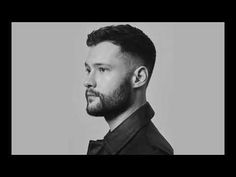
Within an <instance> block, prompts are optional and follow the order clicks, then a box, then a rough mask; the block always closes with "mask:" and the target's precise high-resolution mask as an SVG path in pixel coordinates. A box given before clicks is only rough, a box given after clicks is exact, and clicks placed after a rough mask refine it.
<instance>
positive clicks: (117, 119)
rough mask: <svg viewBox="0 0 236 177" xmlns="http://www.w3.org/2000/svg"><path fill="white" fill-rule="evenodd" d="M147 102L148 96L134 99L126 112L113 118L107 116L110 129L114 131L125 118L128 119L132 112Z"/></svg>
mask: <svg viewBox="0 0 236 177" xmlns="http://www.w3.org/2000/svg"><path fill="white" fill-rule="evenodd" d="M145 103H146V98H143V99H142V100H139V101H134V103H133V104H132V105H131V106H130V107H129V108H128V109H127V110H126V111H124V112H122V113H120V114H119V115H116V116H114V117H112V118H110V117H107V116H105V119H106V121H107V123H108V125H109V127H110V131H113V130H114V129H115V128H116V127H118V125H120V124H121V123H122V122H123V121H124V120H126V119H127V118H128V117H129V116H130V115H131V114H132V113H134V112H135V111H136V110H137V109H138V108H140V107H141V106H142V105H144V104H145Z"/></svg>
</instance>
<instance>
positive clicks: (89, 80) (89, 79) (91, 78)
mask: <svg viewBox="0 0 236 177" xmlns="http://www.w3.org/2000/svg"><path fill="white" fill-rule="evenodd" d="M84 86H85V87H87V88H90V87H96V81H95V79H94V75H93V74H90V75H88V76H87V78H86V79H85V80H84Z"/></svg>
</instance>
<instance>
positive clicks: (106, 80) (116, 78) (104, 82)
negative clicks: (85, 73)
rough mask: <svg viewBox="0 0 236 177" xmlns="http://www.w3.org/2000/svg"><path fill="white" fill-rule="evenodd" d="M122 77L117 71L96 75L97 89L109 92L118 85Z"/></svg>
mask: <svg viewBox="0 0 236 177" xmlns="http://www.w3.org/2000/svg"><path fill="white" fill-rule="evenodd" d="M121 81H122V77H121V76H120V75H119V74H118V73H116V74H115V73H109V74H106V75H103V76H99V77H97V90H98V91H99V92H101V93H103V94H109V93H111V92H112V91H113V90H115V89H116V88H118V87H119V85H120V83H121Z"/></svg>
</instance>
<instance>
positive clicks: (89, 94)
mask: <svg viewBox="0 0 236 177" xmlns="http://www.w3.org/2000/svg"><path fill="white" fill-rule="evenodd" d="M86 95H87V96H96V95H95V94H93V93H89V92H88V93H86Z"/></svg>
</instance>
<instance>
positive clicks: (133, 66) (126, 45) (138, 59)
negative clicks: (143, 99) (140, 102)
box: [84, 25, 156, 116]
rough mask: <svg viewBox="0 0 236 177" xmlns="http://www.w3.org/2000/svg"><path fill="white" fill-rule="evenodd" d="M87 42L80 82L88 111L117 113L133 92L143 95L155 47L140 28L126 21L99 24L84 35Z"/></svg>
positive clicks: (130, 102) (96, 113)
mask: <svg viewBox="0 0 236 177" xmlns="http://www.w3.org/2000/svg"><path fill="white" fill-rule="evenodd" d="M87 46H88V47H90V50H89V53H88V57H87V59H86V62H85V67H86V71H87V79H86V81H85V83H84V85H85V86H86V87H87V90H86V99H87V112H88V114H90V115H94V116H106V115H111V114H119V113H121V112H123V111H125V110H126V109H127V108H128V107H129V106H130V105H132V104H133V102H134V100H135V98H137V96H140V95H142V94H144V95H145V92H146V87H147V85H148V83H149V80H150V77H151V75H152V71H153V67H154V64H155V58H156V50H155V47H154V44H153V43H152V41H151V40H150V39H149V38H148V37H147V36H146V35H145V34H144V33H143V32H142V31H141V30H139V29H137V28H135V27H132V26H130V25H118V26H107V27H104V28H100V29H98V30H96V31H93V32H92V33H90V34H89V35H88V39H87ZM135 101H137V100H135Z"/></svg>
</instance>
